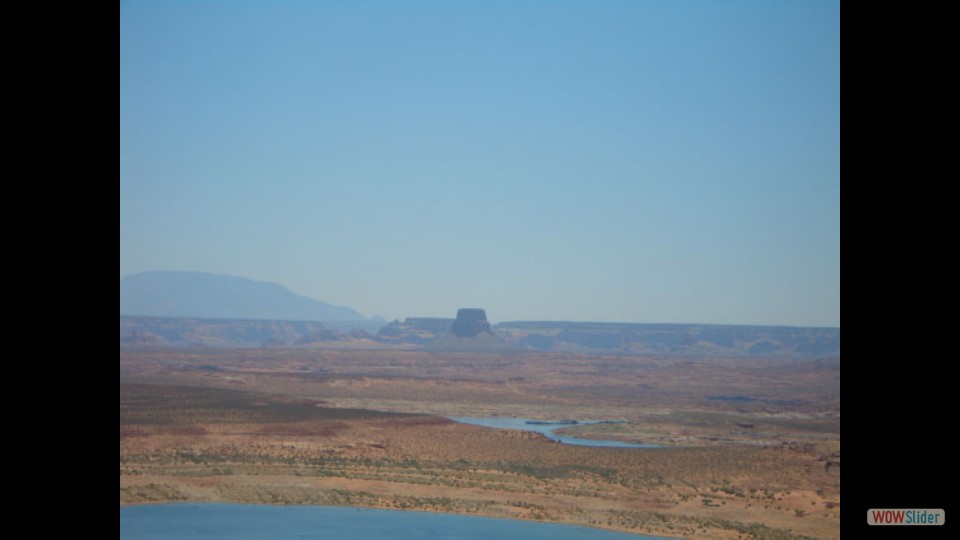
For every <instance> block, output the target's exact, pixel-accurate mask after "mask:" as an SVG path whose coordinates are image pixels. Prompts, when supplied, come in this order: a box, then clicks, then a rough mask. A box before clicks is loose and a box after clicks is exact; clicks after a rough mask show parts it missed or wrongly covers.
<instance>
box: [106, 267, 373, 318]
mask: <svg viewBox="0 0 960 540" xmlns="http://www.w3.org/2000/svg"><path fill="white" fill-rule="evenodd" d="M120 315H141V316H151V317H186V318H201V319H260V320H280V321H364V320H365V319H364V317H363V315H361V314H360V313H358V312H357V311H355V310H353V309H351V308H348V307H343V306H335V305H332V304H327V303H326V302H321V301H319V300H314V299H312V298H307V297H305V296H300V295H298V294H294V293H293V292H291V291H290V290H289V289H287V288H286V287H284V286H282V285H278V284H276V283H269V282H265V281H254V280H251V279H246V278H241V277H236V276H228V275H223V274H208V273H205V272H144V273H141V274H132V275H129V276H126V277H124V278H122V279H121V280H120Z"/></svg>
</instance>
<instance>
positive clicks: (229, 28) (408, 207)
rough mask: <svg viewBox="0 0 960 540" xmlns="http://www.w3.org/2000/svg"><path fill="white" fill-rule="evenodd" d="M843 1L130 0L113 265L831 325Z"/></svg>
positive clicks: (377, 296) (373, 303) (536, 309)
mask: <svg viewBox="0 0 960 540" xmlns="http://www.w3.org/2000/svg"><path fill="white" fill-rule="evenodd" d="M839 11H840V10H839V2H835V1H810V2H790V3H787V2H769V3H768V2H746V1H743V2H741V1H734V2H725V3H716V2H684V3H672V2H634V1H616V0H611V1H605V2H587V1H564V2H544V1H527V0H520V1H517V2H499V3H495V2H476V3H474V2H457V3H446V2H426V1H412V2H402V3H398V2H386V1H369V2H349V3H348V2H284V3H273V2H255V1H250V2H226V1H210V2H160V1H131V2H126V3H123V4H121V10H120V275H121V277H123V276H125V275H128V274H132V273H137V272H143V271H149V270H193V271H204V272H213V273H222V274H230V275H235V276H241V277H246V278H250V279H255V280H262V281H271V282H276V283H279V284H282V285H284V286H286V287H288V288H289V289H290V290H292V291H294V292H296V293H298V294H302V295H305V296H308V297H312V298H316V299H319V300H322V301H324V302H329V303H332V304H337V305H343V306H349V307H351V308H354V309H357V310H358V311H360V312H361V313H362V314H363V315H365V316H368V317H369V316H371V315H374V314H379V315H382V316H384V317H386V318H387V319H394V318H404V317H407V316H440V317H450V316H453V314H455V313H456V310H457V308H460V307H468V306H476V307H483V308H485V309H486V310H487V313H488V315H489V316H490V318H491V320H495V321H504V320H579V321H588V320H594V321H618V322H675V323H714V324H762V325H796V326H822V327H838V326H839V325H840V22H839Z"/></svg>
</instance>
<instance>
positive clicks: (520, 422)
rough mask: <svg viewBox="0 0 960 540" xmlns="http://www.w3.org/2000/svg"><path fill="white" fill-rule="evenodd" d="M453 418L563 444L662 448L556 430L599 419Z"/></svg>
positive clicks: (597, 422) (452, 418) (590, 422)
mask: <svg viewBox="0 0 960 540" xmlns="http://www.w3.org/2000/svg"><path fill="white" fill-rule="evenodd" d="M450 419H451V420H456V421H457V422H462V423H464V424H474V425H477V426H485V427H492V428H501V429H520V430H524V431H535V432H537V433H542V434H544V435H546V436H547V437H549V438H550V439H551V440H554V441H560V442H562V443H563V444H573V445H577V446H603V447H607V448H661V447H660V446H659V445H656V444H640V443H628V442H623V441H608V440H603V439H581V438H580V437H566V436H562V435H557V434H555V433H554V431H555V430H558V429H563V428H568V427H572V426H574V425H577V426H583V425H587V424H599V423H600V421H599V420H580V421H578V422H577V423H576V424H528V423H527V422H531V421H532V422H537V421H538V420H531V419H529V418H507V417H502V416H492V417H484V418H475V417H470V416H459V417H451V418H450Z"/></svg>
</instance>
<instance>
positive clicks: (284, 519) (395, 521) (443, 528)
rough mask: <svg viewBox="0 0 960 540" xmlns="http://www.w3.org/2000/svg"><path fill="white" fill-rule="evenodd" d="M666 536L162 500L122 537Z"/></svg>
mask: <svg viewBox="0 0 960 540" xmlns="http://www.w3.org/2000/svg"><path fill="white" fill-rule="evenodd" d="M381 538H387V539H390V540H483V539H489V538H494V539H498V540H500V539H506V538H510V539H519V540H558V539H560V540H594V539H595V540H642V539H650V540H661V539H658V538H657V537H653V536H640V535H635V534H628V533H618V532H612V531H604V530H600V529H591V528H589V527H576V526H572V525H559V524H555V523H535V522H530V521H517V520H510V519H493V518H482V517H475V516H459V515H454V514H435V513H429V512H402V511H398V510H379V509H369V508H347V507H337V506H262V505H248V504H218V503H202V504H156V505H145V506H129V507H121V508H120V539H121V540H181V539H191V540H261V539H263V540H267V539H269V540H304V539H331V540H334V539H335V540H371V539H381Z"/></svg>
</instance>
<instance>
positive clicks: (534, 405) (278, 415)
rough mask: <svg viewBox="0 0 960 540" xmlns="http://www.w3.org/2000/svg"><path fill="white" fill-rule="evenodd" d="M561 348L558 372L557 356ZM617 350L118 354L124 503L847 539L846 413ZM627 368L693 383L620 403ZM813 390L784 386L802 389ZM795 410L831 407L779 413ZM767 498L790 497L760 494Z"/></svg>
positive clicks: (782, 371)
mask: <svg viewBox="0 0 960 540" xmlns="http://www.w3.org/2000/svg"><path fill="white" fill-rule="evenodd" d="M486 361H490V362H491V363H493V366H494V367H493V368H491V366H490V365H484V362H486ZM548 361H550V362H553V364H549V365H550V366H551V367H552V368H553V370H552V371H550V370H546V369H544V367H545V365H548V364H547V362H548ZM614 361H617V362H621V363H622V365H621V366H620V367H619V368H617V369H612V368H610V367H609V366H606V367H603V369H600V364H602V362H600V361H599V360H597V359H596V358H595V357H590V358H586V359H585V358H583V357H576V356H572V355H570V356H568V355H556V356H550V355H517V356H516V357H511V356H504V357H499V356H495V355H491V356H483V355H471V354H465V353H463V354H461V353H445V354H433V353H431V354H427V353H419V352H418V353H413V352H398V351H394V352H393V353H391V354H387V353H385V352H377V351H368V352H367V353H365V354H364V353H361V352H358V351H351V352H344V351H336V352H331V351H302V350H270V351H269V352H265V351H249V350H244V351H229V352H228V351H218V350H210V351H189V350H182V351H173V350H170V349H166V350H164V351H163V352H162V353H161V352H159V351H135V350H128V351H122V352H121V387H120V420H121V422H120V432H121V436H120V497H121V503H123V504H126V503H142V502H157V501H180V500H194V501H205V500H208V501H236V502H257V503H265V504H323V505H350V506H369V507H382V508H397V509H416V510H428V511H437V512H456V513H469V514H480V515H487V516H498V517H512V518H521V519H532V520H543V521H562V522H568V523H577V524H583V525H589V526H595V527H604V528H611V529H617V530H626V531H631V532H638V533H647V534H659V535H666V536H683V537H726V536H728V535H729V534H730V533H731V532H733V533H735V534H736V535H740V536H741V537H743V538H798V537H799V536H798V534H803V535H807V536H811V537H818V538H833V537H838V536H839V527H838V524H839V509H838V508H837V505H836V504H835V503H834V502H831V501H837V500H839V478H838V477H837V476H836V475H830V474H829V473H828V472H827V471H826V470H825V468H824V467H823V463H822V462H820V461H818V459H819V458H820V457H821V456H825V455H826V456H833V455H836V456H839V434H838V433H837V434H834V433H833V431H832V429H833V428H832V427H830V426H831V425H832V424H830V422H837V423H838V422H839V419H838V417H834V416H830V415H824V414H823V412H824V411H819V412H818V410H814V409H810V408H809V407H807V406H803V405H797V406H793V408H789V409H781V410H779V411H774V410H772V409H770V408H769V407H766V406H764V407H759V408H751V407H753V406H744V405H743V404H742V403H738V402H708V401H707V400H705V399H703V400H701V401H697V399H698V398H696V397H695V396H696V395H697V394H698V393H699V395H701V396H708V395H714V394H715V393H717V390H716V386H717V385H718V384H719V385H721V386H722V385H723V384H725V383H723V378H722V377H720V378H718V377H717V373H721V374H723V373H725V372H727V371H730V374H731V375H732V374H733V373H739V372H740V371H741V370H743V369H746V367H745V366H744V365H739V364H736V363H731V364H730V365H729V366H725V365H720V366H719V367H718V366H716V365H701V364H699V363H698V364H695V365H689V364H686V363H684V362H682V361H678V360H672V359H656V360H653V359H642V358H636V359H631V358H617V359H616V360H612V359H606V360H605V362H614ZM724 362H727V361H724ZM754 362H756V361H755V360H749V361H747V364H746V365H747V366H753V365H754V364H753V363H754ZM654 364H656V368H653V367H651V366H653V365H654ZM720 364H723V363H722V362H721V363H720ZM195 365H204V366H211V367H213V368H215V369H203V370H197V369H193V366H195ZM604 365H605V364H604ZM628 366H632V367H628ZM777 366H779V367H777V368H775V369H773V370H772V373H773V374H774V375H776V376H782V377H784V378H785V380H786V378H789V377H792V376H795V375H796V373H797V372H798V370H800V369H801V367H800V366H787V365H783V364H782V363H781V364H777ZM675 368H676V369H675ZM701 368H702V369H703V370H704V373H698V371H697V370H698V369H701ZM756 369H759V368H756V367H750V369H749V370H748V371H750V372H752V370H756ZM537 371H539V372H542V373H547V375H544V376H541V377H537V376H535V375H534V373H535V372H537ZM631 371H632V372H633V373H634V375H633V376H634V377H636V376H639V375H637V374H642V375H643V377H644V378H645V379H646V380H648V381H651V382H654V379H655V380H657V381H660V383H659V384H658V386H661V387H666V386H669V385H671V384H674V382H673V381H677V384H679V381H680V380H681V378H679V377H680V374H681V372H683V374H684V376H683V378H682V380H683V381H684V382H685V389H683V390H682V391H680V392H679V395H678V396H677V398H676V399H675V400H674V401H668V400H665V399H664V398H663V395H664V394H666V393H668V391H669V390H670V389H669V388H664V389H663V390H662V391H661V393H659V394H658V397H657V399H658V400H659V401H657V403H658V404H657V405H654V404H653V403H650V402H648V401H647V399H648V398H646V397H643V396H642V394H635V395H634V399H632V400H628V401H625V402H624V401H622V400H623V399H624V397H625V396H624V394H622V393H621V390H620V388H621V386H622V385H624V384H629V381H626V382H624V381H625V378H626V377H627V375H626V374H629V373H631ZM398 373H403V374H404V375H403V376H399V375H398ZM777 374H779V375H777ZM771 376H772V375H770V373H767V376H766V378H765V379H764V381H763V385H770V384H771V382H770V381H771ZM675 377H677V378H675ZM746 380H747V382H749V377H748V378H747V379H746ZM772 380H774V381H776V380H777V379H776V377H774V378H773V379H772ZM698 381H701V382H698ZM814 383H815V381H811V382H810V387H813V386H815V384H814ZM591 387H592V388H594V390H593V391H592V393H591V392H590V391H589V390H588V389H589V388H591ZM690 387H695V388H698V390H697V391H696V392H694V391H692V390H691V389H690ZM787 387H788V388H790V387H789V386H787ZM561 388H562V389H564V391H558V389H561ZM804 388H807V387H806V386H803V385H801V386H800V388H798V389H794V390H791V392H793V393H790V394H785V397H790V398H791V399H794V397H795V396H796V395H805V394H804V392H806V391H807V390H804ZM568 389H572V390H569V391H566V390H568ZM782 391H783V392H786V390H782ZM810 392H813V394H816V392H815V391H813V390H810ZM813 394H811V395H813ZM611 396H612V397H611ZM837 399H838V395H837ZM837 403H838V402H837ZM805 407H807V408H805ZM371 409H382V410H383V412H381V411H377V410H371ZM445 409H454V410H451V411H450V412H448V413H447V414H450V415H456V414H463V413H464V412H467V414H472V415H481V414H493V413H497V414H517V415H518V416H534V417H540V418H553V419H560V418H571V417H579V418H593V419H610V420H617V421H621V423H611V424H593V425H589V426H577V427H576V428H568V429H571V430H579V431H582V432H583V433H589V435H585V436H593V437H596V436H600V437H603V436H607V437H616V438H621V439H626V440H631V439H636V438H640V439H642V440H645V441H649V442H652V441H650V439H651V438H653V440H654V441H659V442H668V441H687V442H689V443H690V444H683V445H677V446H676V447H670V448H661V449H655V450H637V449H615V448H590V447H579V446H569V445H562V444H554V443H552V442H549V441H548V440H547V439H545V438H544V437H542V436H540V435H538V434H535V433H530V432H522V431H507V430H492V429H487V428H481V427H478V426H470V425H463V424H458V423H455V422H453V421H450V420H447V419H445V418H442V417H439V416H436V414H437V413H438V412H440V411H441V410H445ZM404 411H412V412H416V413H420V414H409V413H405V412H404ZM531 411H532V412H531ZM518 413H522V414H518ZM465 415H466V414H465ZM794 417H804V418H818V419H819V418H824V419H827V420H829V422H828V421H827V420H823V421H821V420H816V421H815V422H807V423H806V424H803V423H794V424H792V425H789V424H790V423H789V422H781V421H780V419H781V418H786V419H792V418H794ZM742 418H753V420H752V422H753V423H754V424H756V428H754V429H752V430H750V432H751V433H750V434H749V437H747V436H744V437H747V438H742V439H737V438H736V436H735V435H733V434H732V432H733V431H734V430H736V431H743V428H741V427H739V426H736V425H735V423H736V421H737V419H742ZM757 418H763V420H757ZM818 426H819V427H818ZM817 429H822V431H816V430H817ZM809 430H813V431H809ZM641 433H643V434H645V435H643V436H641V437H638V434H641ZM707 437H716V438H717V439H719V440H715V441H709V440H707ZM831 459H836V460H839V457H836V458H831ZM771 502H772V503H773V504H775V505H776V506H779V509H776V508H772V507H771V508H769V509H765V506H770V503H771ZM764 503H766V505H765V504H764ZM801 505H802V506H803V507H806V506H807V505H810V506H814V507H816V508H818V509H819V510H818V511H816V512H807V511H806V510H803V508H802V507H801Z"/></svg>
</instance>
